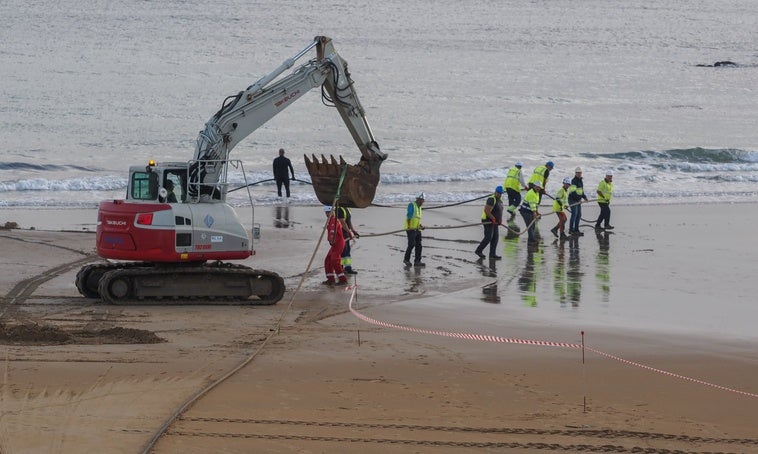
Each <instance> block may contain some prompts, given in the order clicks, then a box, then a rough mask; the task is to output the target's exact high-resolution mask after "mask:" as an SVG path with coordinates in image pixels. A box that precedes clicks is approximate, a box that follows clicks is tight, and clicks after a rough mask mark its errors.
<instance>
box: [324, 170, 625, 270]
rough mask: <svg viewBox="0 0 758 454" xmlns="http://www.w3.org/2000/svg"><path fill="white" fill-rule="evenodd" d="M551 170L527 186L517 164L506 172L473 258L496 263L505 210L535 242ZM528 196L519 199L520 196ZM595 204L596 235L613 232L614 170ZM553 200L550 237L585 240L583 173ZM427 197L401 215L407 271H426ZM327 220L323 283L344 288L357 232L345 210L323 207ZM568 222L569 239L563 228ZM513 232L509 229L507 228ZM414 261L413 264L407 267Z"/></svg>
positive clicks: (421, 196)
mask: <svg viewBox="0 0 758 454" xmlns="http://www.w3.org/2000/svg"><path fill="white" fill-rule="evenodd" d="M554 167H555V164H554V163H553V162H552V161H548V162H546V163H545V165H541V166H538V167H537V168H535V169H534V172H533V173H532V176H531V178H530V179H529V181H528V183H526V184H525V183H524V176H523V174H522V172H521V168H522V163H521V162H520V161H518V162H516V164H515V165H514V166H513V167H512V168H510V169H509V170H508V173H507V175H506V177H505V182H504V183H503V186H498V187H496V188H495V191H494V192H493V193H492V194H491V195H489V196H487V199H486V201H485V204H484V209H483V210H482V216H481V222H482V226H483V228H484V237H483V238H482V240H481V241H480V242H479V245H478V246H477V248H476V250H475V251H474V253H475V254H476V255H478V256H479V257H480V258H484V257H487V255H485V253H484V251H485V249H487V248H488V247H489V251H488V252H489V258H490V260H499V259H501V258H502V257H500V256H499V255H497V245H498V240H499V238H500V232H499V226H500V225H503V214H504V213H505V212H506V211H507V212H508V214H509V216H510V217H509V219H508V220H509V221H510V220H512V219H513V217H514V216H515V215H516V210H518V211H519V213H520V214H521V217H522V218H523V219H524V223H525V224H526V229H527V237H528V239H527V242H528V243H529V244H536V243H537V234H536V231H535V226H536V224H537V220H539V219H540V217H541V216H542V214H541V213H540V212H539V207H540V203H541V202H542V196H543V195H546V192H545V188H546V186H547V181H548V178H549V176H550V172H551V171H552V170H553V168H554ZM522 191H526V194H525V195H524V196H523V199H522V196H521V192H522ZM596 192H597V203H598V205H599V207H600V215H599V216H598V218H597V220H596V221H595V229H596V230H597V231H602V230H612V229H613V226H612V225H610V220H611V209H610V201H611V197H612V195H613V171H611V170H609V171H607V172H606V174H605V178H604V179H603V180H601V181H600V183H599V184H598V186H597V190H596ZM503 194H506V195H507V197H508V207H507V208H505V207H504V204H503V200H502V199H503ZM547 196H548V197H550V198H551V199H553V203H552V212H553V213H555V214H556V215H557V217H558V223H557V224H556V225H555V227H553V228H552V229H550V232H551V233H552V234H553V235H555V237H557V238H559V239H560V240H561V241H563V240H566V239H568V238H569V237H570V236H583V235H584V234H583V233H582V232H581V231H580V230H579V222H580V221H581V219H582V204H583V203H585V202H589V199H588V198H587V195H586V194H585V192H584V181H583V179H582V169H581V168H580V167H577V168H576V169H575V170H574V177H573V178H568V177H566V178H564V179H563V181H562V184H561V187H560V188H559V189H558V191H557V192H556V194H555V197H553V196H550V195H549V194H547ZM425 197H426V196H425V194H424V193H423V192H420V193H418V194H417V195H416V198H415V200H414V201H413V202H411V203H409V204H408V207H407V209H406V215H405V227H404V230H405V232H406V236H407V238H408V244H407V246H406V249H405V255H404V257H403V263H404V264H405V265H406V266H411V265H412V266H414V267H424V266H426V265H425V263H424V262H422V260H421V258H422V256H421V251H422V245H421V231H422V230H424V226H423V225H422V224H421V214H422V210H421V206H422V205H423V204H424V199H425ZM566 209H568V210H569V211H570V212H571V217H570V218H569V219H567V216H566ZM324 211H325V214H326V216H327V218H328V221H327V228H326V230H327V240H328V241H329V245H330V248H329V252H328V253H327V255H326V259H325V260H324V269H325V272H326V281H324V284H327V285H336V284H347V276H346V274H357V272H356V271H354V270H353V268H352V258H351V256H350V240H352V239H354V238H358V237H359V235H358V232H357V231H356V230H355V228H354V227H353V223H352V217H351V213H350V209H349V208H345V207H339V206H337V207H331V206H326V207H324ZM567 220H568V224H569V227H568V234H566V231H565V226H566V221H567ZM506 228H511V227H506ZM411 257H413V262H411Z"/></svg>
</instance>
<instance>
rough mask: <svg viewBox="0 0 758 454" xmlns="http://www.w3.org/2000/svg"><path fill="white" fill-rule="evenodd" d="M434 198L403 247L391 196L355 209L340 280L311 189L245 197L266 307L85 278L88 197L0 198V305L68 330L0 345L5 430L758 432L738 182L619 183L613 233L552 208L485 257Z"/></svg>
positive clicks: (348, 443)
mask: <svg viewBox="0 0 758 454" xmlns="http://www.w3.org/2000/svg"><path fill="white" fill-rule="evenodd" d="M433 205H434V202H433V200H429V201H427V210H425V212H424V219H423V223H424V224H425V225H426V226H427V227H429V228H427V229H426V230H425V232H424V236H425V239H424V261H425V262H426V264H427V266H426V267H425V268H421V269H414V268H405V267H404V266H403V265H402V263H401V262H402V253H403V250H404V248H405V236H404V234H403V233H402V232H401V233H395V234H386V235H385V233H386V232H391V231H395V230H398V229H399V228H400V227H401V226H402V216H403V212H404V207H395V208H379V207H372V208H369V209H365V210H354V223H355V224H356V226H357V228H358V230H359V231H360V232H361V233H362V234H363V235H362V237H361V238H360V239H358V240H357V242H356V243H355V244H354V246H353V260H354V263H355V267H356V268H357V269H358V271H359V274H358V275H357V276H356V278H355V282H354V283H353V284H354V285H355V287H354V288H351V289H347V290H346V289H329V288H324V287H323V286H322V285H321V284H320V282H321V280H323V269H322V262H323V257H324V254H325V252H326V250H325V249H324V248H323V247H321V248H320V249H319V250H318V251H317V252H316V253H315V255H314V248H315V247H316V242H317V240H318V238H319V236H320V233H321V227H322V223H323V219H324V217H323V212H322V211H321V210H320V208H318V207H298V206H291V207H286V206H285V207H263V208H258V209H257V210H256V221H257V222H260V223H261V239H260V242H258V243H256V250H257V253H256V255H255V256H254V257H253V258H252V259H251V260H248V261H246V262H245V263H246V264H248V265H250V266H253V267H258V268H264V269H268V270H272V271H276V272H278V273H280V274H281V275H282V276H283V277H284V278H285V282H286V283H287V287H288V292H287V294H286V295H285V298H284V299H283V300H282V301H281V302H279V304H277V305H275V306H269V307H239V306H217V307H209V306H172V307H161V306H106V305H103V304H101V303H99V302H98V301H96V300H91V299H85V298H82V297H80V296H78V293H77V291H76V288H75V287H74V285H73V281H74V276H75V274H76V271H77V270H78V268H79V266H81V263H83V262H86V261H88V260H94V259H95V257H94V256H93V249H94V233H92V231H90V230H92V229H94V217H95V214H94V212H93V211H88V210H84V211H77V210H74V211H66V212H49V211H44V210H41V211H36V212H33V213H31V214H28V213H19V212H14V211H7V210H3V211H0V224H3V223H5V222H6V221H16V222H18V223H19V224H20V226H21V227H22V229H21V230H2V231H0V251H2V263H3V265H2V267H3V272H2V275H1V276H0V290H2V294H3V295H5V297H4V298H3V300H2V307H1V308H0V313H1V314H2V320H3V322H4V323H5V324H17V325H18V324H20V325H26V326H37V327H49V328H51V329H52V328H55V329H56V330H58V331H56V332H64V333H71V332H74V331H77V332H79V333H80V334H79V335H78V336H77V337H72V338H70V339H69V340H67V341H66V342H67V343H61V342H58V343H55V342H47V343H45V342H39V339H38V341H37V342H35V341H33V340H25V341H23V342H22V341H20V340H18V339H16V340H15V341H14V340H13V339H11V340H10V341H5V344H3V345H2V346H0V348H2V351H3V363H4V364H3V380H2V382H0V383H2V392H0V409H1V413H0V452H3V453H4V452H83V451H97V452H135V451H136V452H139V451H142V450H144V449H146V448H147V447H149V446H152V444H151V440H152V439H154V438H155V437H156V436H157V434H158V433H160V432H161V430H160V429H161V427H162V426H163V425H164V424H166V423H167V421H168V420H169V419H170V418H171V416H172V415H175V414H181V416H180V417H179V418H178V419H176V420H175V421H173V422H172V423H171V424H170V425H168V430H167V432H166V434H164V435H162V436H161V437H160V438H159V439H157V443H155V445H154V447H153V448H152V451H153V452H221V451H223V452H353V451H357V450H361V451H366V452H408V451H412V452H467V451H471V452H473V451H480V450H482V448H488V449H490V450H494V451H496V452H503V451H508V450H518V451H521V452H550V451H554V450H555V449H566V450H569V451H575V452H582V451H592V450H593V449H594V450H595V452H597V450H601V451H602V450H603V449H605V448H603V447H604V446H605V447H608V446H615V447H621V448H623V449H626V450H629V451H631V450H634V449H636V448H644V449H648V450H650V452H664V450H665V449H671V450H673V449H679V450H683V451H698V452H701V451H723V452H754V451H756V450H758V430H757V429H756V428H755V422H754V421H755V415H756V412H758V397H757V396H756V394H758V373H757V372H758V349H756V346H758V332H756V331H755V330H754V329H751V325H752V324H754V320H755V319H756V315H758V313H757V312H756V310H755V309H754V307H753V304H752V303H753V300H754V297H753V295H754V293H755V290H758V284H756V283H755V281H754V278H753V276H752V275H753V273H752V269H753V268H752V262H753V260H754V256H755V253H754V251H755V248H753V247H751V246H750V242H751V238H752V231H751V226H752V222H753V221H754V218H755V215H754V214H753V213H754V211H755V208H756V205H755V204H740V205H705V206H704V205H691V206H690V205H674V206H645V207H641V206H615V207H613V218H612V221H613V224H614V225H615V226H616V229H615V230H614V233H612V234H607V235H606V234H603V233H601V234H600V235H596V234H595V232H594V230H593V229H591V228H587V227H586V226H585V227H583V231H584V232H585V236H583V237H581V238H579V239H578V241H571V242H564V243H561V242H558V241H554V239H553V238H552V236H551V235H550V233H549V229H550V228H551V227H552V226H553V225H554V223H555V215H548V216H546V217H545V218H543V220H542V221H540V230H541V231H542V236H543V240H542V244H541V245H540V247H539V248H536V249H530V248H527V247H526V240H525V238H523V237H517V238H516V239H514V240H513V241H501V243H500V247H499V252H500V255H502V256H503V259H502V260H500V261H496V262H492V263H490V262H489V261H488V260H485V261H484V262H481V261H477V260H476V259H477V257H476V256H475V255H474V254H473V250H474V248H475V247H476V244H477V243H478V241H479V240H480V239H481V234H482V231H481V227H480V226H472V227H463V228H450V227H459V226H462V225H468V224H474V223H476V222H477V220H478V217H479V214H480V210H481V207H480V206H478V205H477V204H472V205H464V206H457V207H450V208H444V209H437V210H432V209H428V208H429V207H431V206H433ZM545 211H547V210H545ZM22 214H23V215H22ZM596 215H597V209H596V208H595V207H594V206H592V204H590V205H588V206H587V207H586V208H585V216H584V217H585V218H586V219H589V218H591V217H594V216H596ZM27 216H28V217H27ZM241 217H242V218H243V219H246V215H245V214H244V213H243V214H242V215H241ZM516 223H517V225H518V226H520V227H521V226H523V221H522V220H521V219H518V218H517V219H516ZM32 226H33V227H35V230H28V228H29V227H32ZM60 230H66V231H65V232H62V231H60ZM503 233H504V232H503ZM374 235H375V236H374ZM312 258H313V263H312V267H311V269H310V271H308V272H307V273H305V274H303V273H304V272H305V270H306V269H307V265H308V263H309V261H310V260H311V259H312ZM353 290H355V292H353ZM353 295H355V300H354V301H353V308H354V309H355V311H356V312H357V313H359V314H361V315H362V316H364V317H366V318H368V320H369V321H366V320H365V319H361V318H358V317H356V315H355V314H354V313H352V312H350V310H349V308H348V304H349V303H350V301H351V296H353ZM395 325H401V326H402V327H404V328H405V329H397V328H395V327H392V326H395ZM114 328H122V329H129V330H134V331H129V332H126V333H124V332H123V331H119V333H120V334H121V336H120V337H119V336H115V337H114V336H110V337H109V336H108V335H106V334H112V333H113V329H114ZM582 331H583V332H584V333H585V335H584V341H585V346H586V348H585V350H584V351H583V350H582V349H581V348H577V345H580V344H581V342H582V336H581V332H582ZM82 333H90V337H89V338H88V337H87V336H85V335H84V334H82ZM148 333H149V334H154V335H155V336H157V337H158V338H160V339H161V340H162V342H158V343H147V342H148V340H149V336H147V334H148ZM125 334H129V335H128V336H127V335H125ZM141 334H142V335H141ZM453 334H460V336H459V337H452V335H453ZM482 336H490V337H482ZM528 340H531V341H536V342H535V343H538V344H540V345H534V344H525V341H528ZM116 342H118V343H116ZM590 349H592V350H590ZM593 350H594V351H593ZM597 351H599V352H601V354H598V353H597ZM583 353H584V354H583ZM604 354H609V355H615V356H616V357H617V359H611V358H609V357H608V356H606V355H604ZM641 366H642V367H641ZM238 367H239V369H238V370H237V371H236V372H234V373H231V372H232V371H234V370H235V369H236V368H238ZM230 373H231V375H229V377H228V378H227V379H226V380H223V381H221V382H220V383H219V384H218V385H217V386H215V387H213V388H212V389H207V388H208V386H209V385H211V384H213V383H214V382H216V381H218V380H219V379H221V378H222V377H224V376H226V375H228V374H230ZM193 396H198V397H199V398H198V399H197V401H195V402H193V403H192V404H191V405H189V406H188V408H186V409H185V411H180V409H181V408H182V406H184V405H187V403H188V402H189V401H190V399H191V398H192V397H193ZM621 448H618V449H616V450H615V451H614V452H623V451H619V449H621ZM656 450H657V451H656Z"/></svg>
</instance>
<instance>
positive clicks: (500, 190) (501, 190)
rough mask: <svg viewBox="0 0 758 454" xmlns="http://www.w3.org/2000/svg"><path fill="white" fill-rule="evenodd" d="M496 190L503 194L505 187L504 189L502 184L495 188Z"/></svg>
mask: <svg viewBox="0 0 758 454" xmlns="http://www.w3.org/2000/svg"><path fill="white" fill-rule="evenodd" d="M495 192H497V193H498V194H502V193H504V192H505V189H503V187H502V186H498V187H496V188H495Z"/></svg>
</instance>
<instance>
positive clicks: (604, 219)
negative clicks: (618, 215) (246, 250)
mask: <svg viewBox="0 0 758 454" xmlns="http://www.w3.org/2000/svg"><path fill="white" fill-rule="evenodd" d="M611 197H613V170H609V171H607V172H605V178H604V179H602V180H600V183H598V185H597V204H598V206H599V207H600V215H599V216H598V217H597V221H595V230H603V229H605V230H613V226H612V225H611V207H610V204H611ZM600 224H603V225H602V226H601V225H600Z"/></svg>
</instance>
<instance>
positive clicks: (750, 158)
mask: <svg viewBox="0 0 758 454" xmlns="http://www.w3.org/2000/svg"><path fill="white" fill-rule="evenodd" d="M582 156H584V157H588V158H605V159H612V160H616V161H635V162H636V161H642V162H649V163H659V164H665V163H668V164H671V165H674V164H677V163H683V162H684V163H689V164H693V165H694V164H744V163H757V164H758V151H750V150H740V149H736V148H701V147H695V148H682V149H672V150H664V151H627V152H620V153H610V154H593V153H582Z"/></svg>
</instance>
